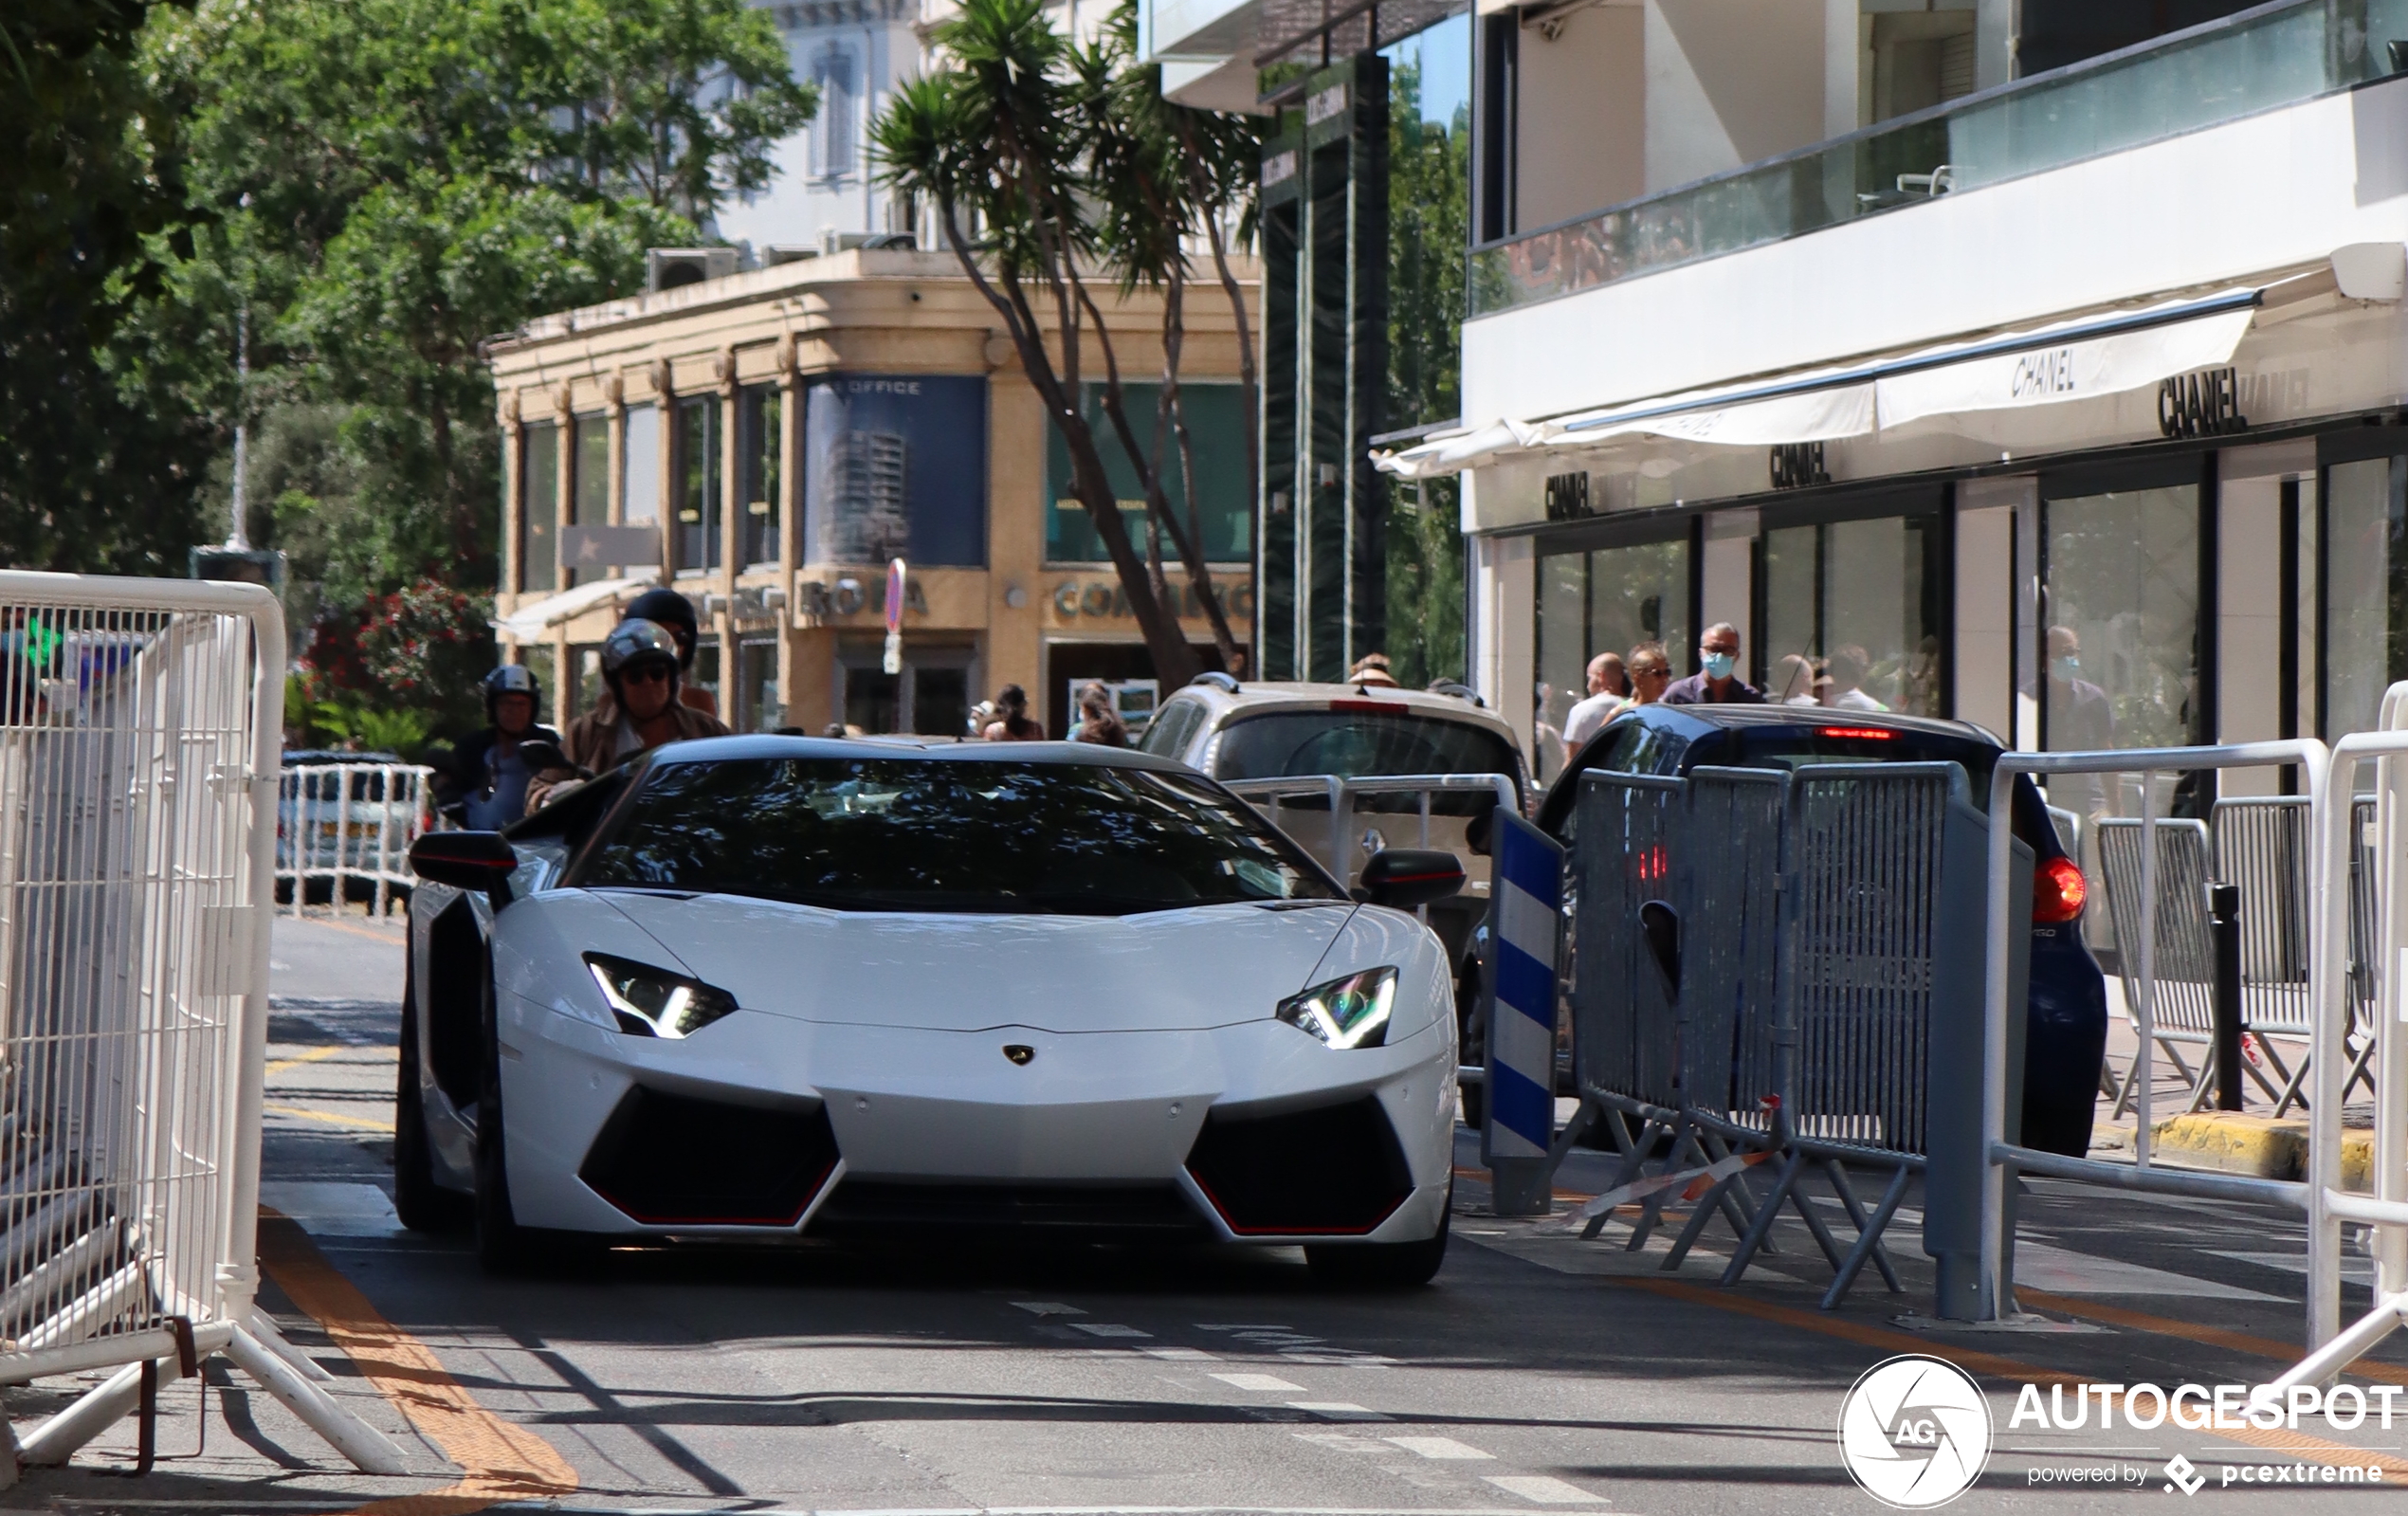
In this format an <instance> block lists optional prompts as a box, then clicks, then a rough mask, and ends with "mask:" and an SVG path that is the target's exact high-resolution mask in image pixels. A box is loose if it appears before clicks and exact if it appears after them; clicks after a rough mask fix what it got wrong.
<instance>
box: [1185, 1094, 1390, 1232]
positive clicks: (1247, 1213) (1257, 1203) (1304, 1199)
mask: <svg viewBox="0 0 2408 1516" xmlns="http://www.w3.org/2000/svg"><path fill="white" fill-rule="evenodd" d="M1187 1172H1188V1173H1189V1174H1190V1175H1192V1176H1194V1178H1195V1182H1196V1184H1197V1185H1198V1186H1199V1187H1201V1188H1202V1190H1203V1191H1204V1194H1205V1196H1206V1198H1208V1199H1210V1200H1211V1201H1212V1202H1213V1209H1214V1210H1216V1211H1218V1212H1219V1213H1220V1214H1221V1219H1222V1220H1223V1221H1226V1222H1228V1223H1229V1229H1230V1230H1231V1232H1234V1233H1237V1234H1238V1235H1239V1236H1241V1237H1279V1236H1299V1237H1301V1236H1359V1235H1360V1234H1362V1233H1366V1232H1369V1231H1371V1230H1372V1229H1373V1228H1374V1227H1377V1226H1378V1225H1379V1224H1380V1223H1381V1222H1382V1221H1385V1220H1387V1219H1388V1217H1389V1215H1390V1214H1391V1213H1393V1212H1394V1211H1395V1210H1396V1207H1398V1206H1400V1205H1402V1204H1404V1202H1405V1197H1406V1196H1409V1195H1411V1194H1412V1193H1413V1171H1412V1170H1410V1169H1408V1168H1407V1167H1406V1166H1405V1152H1404V1149H1403V1147H1402V1146H1401V1145H1399V1144H1398V1143H1397V1142H1396V1129H1395V1128H1394V1127H1392V1126H1390V1125H1389V1124H1388V1113H1387V1112H1386V1111H1384V1110H1382V1109H1380V1106H1379V1102H1378V1101H1377V1100H1376V1099H1374V1098H1372V1097H1371V1096H1369V1095H1365V1096H1363V1097H1362V1098H1361V1099H1360V1100H1356V1101H1350V1102H1348V1103H1347V1104H1345V1105H1323V1106H1319V1107H1316V1108H1315V1109H1312V1110H1303V1111H1288V1112H1286V1113H1283V1114H1281V1115H1277V1116H1229V1115H1223V1114H1222V1113H1221V1112H1219V1111H1217V1110H1215V1111H1213V1113H1212V1114H1211V1115H1209V1116H1207V1117H1206V1118H1205V1119H1204V1130H1203V1132H1202V1134H1201V1135H1200V1136H1198V1137H1197V1138H1196V1140H1195V1148H1194V1149H1193V1150H1192V1151H1191V1152H1190V1153H1189V1154H1188V1156H1187Z"/></svg>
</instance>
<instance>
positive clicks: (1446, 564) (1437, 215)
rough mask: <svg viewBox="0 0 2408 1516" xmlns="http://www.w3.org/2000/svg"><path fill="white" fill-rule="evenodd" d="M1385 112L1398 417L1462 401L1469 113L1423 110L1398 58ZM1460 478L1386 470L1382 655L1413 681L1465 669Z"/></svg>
mask: <svg viewBox="0 0 2408 1516" xmlns="http://www.w3.org/2000/svg"><path fill="white" fill-rule="evenodd" d="M1391 77H1392V83H1391V88H1390V92H1389V97H1388V100H1389V104H1388V110H1389V116H1388V172H1389V174H1390V179H1389V189H1388V206H1389V217H1390V221H1389V232H1388V301H1389V305H1388V413H1389V415H1390V416H1392V417H1394V418H1396V420H1395V422H1394V424H1395V425H1396V426H1397V427H1399V428H1403V427H1414V426H1422V425H1426V424H1428V423H1430V422H1433V421H1446V420H1450V419H1452V418H1453V417H1455V416H1456V415H1458V414H1459V413H1460V412H1461V410H1462V360H1461V356H1460V355H1461V352H1462V334H1463V312H1464V264H1465V258H1464V250H1465V248H1466V247H1469V220H1468V206H1469V196H1468V193H1467V191H1468V186H1469V178H1470V173H1469V141H1470V131H1469V121H1468V120H1467V119H1466V117H1465V113H1464V112H1463V111H1462V110H1460V109H1458V110H1457V112H1456V113H1455V119H1454V121H1453V123H1452V124H1451V126H1440V125H1438V124H1436V123H1434V122H1430V121H1425V120H1423V119H1422V118H1421V68H1420V64H1417V63H1408V64H1403V65H1402V66H1400V67H1398V68H1397V69H1396V72H1395V73H1394V75H1393V76H1391ZM1456 499H1457V497H1456V482H1455V481H1454V480H1452V479H1432V480H1423V481H1420V482H1418V483H1404V482H1398V481H1391V482H1390V484H1389V506H1388V564H1387V586H1388V648H1387V652H1388V657H1389V661H1390V664H1391V666H1392V667H1393V668H1394V671H1395V673H1396V678H1397V680H1398V681H1399V682H1401V683H1404V684H1406V685H1424V684H1427V683H1429V682H1430V681H1432V680H1433V679H1460V678H1462V677H1463V674H1464V625H1463V601H1464V579H1463V572H1464V563H1463V552H1464V550H1463V536H1462V532H1461V529H1460V527H1459V525H1458V513H1457V507H1456Z"/></svg>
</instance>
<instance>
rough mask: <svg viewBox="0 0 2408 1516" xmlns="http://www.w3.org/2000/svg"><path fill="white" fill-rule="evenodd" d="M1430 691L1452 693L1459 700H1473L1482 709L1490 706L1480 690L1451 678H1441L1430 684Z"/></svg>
mask: <svg viewBox="0 0 2408 1516" xmlns="http://www.w3.org/2000/svg"><path fill="white" fill-rule="evenodd" d="M1430 693H1431V694H1432V695H1452V696H1453V697H1454V698H1455V699H1457V700H1468V701H1469V702H1471V703H1473V704H1474V705H1477V706H1479V707H1480V708H1481V709H1482V710H1486V709H1487V708H1488V703H1487V701H1485V700H1482V699H1481V698H1480V692H1479V691H1478V690H1475V689H1473V688H1472V687H1471V686H1470V685H1464V684H1458V683H1457V682H1455V681H1454V680H1451V679H1441V680H1439V681H1437V682H1436V683H1435V684H1433V685H1431V686H1430Z"/></svg>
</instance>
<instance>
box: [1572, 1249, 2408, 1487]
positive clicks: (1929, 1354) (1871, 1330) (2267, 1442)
mask: <svg viewBox="0 0 2408 1516" xmlns="http://www.w3.org/2000/svg"><path fill="white" fill-rule="evenodd" d="M1604 1277H1605V1278H1606V1280H1607V1282H1608V1283H1610V1284H1615V1285H1620V1286H1622V1287H1624V1288H1630V1289H1643V1290H1646V1291H1647V1292H1648V1293H1649V1294H1651V1295H1663V1296H1666V1297H1668V1298H1669V1299H1672V1300H1683V1301H1687V1302H1689V1303H1690V1304H1692V1305H1697V1306H1712V1307H1713V1308H1715V1309H1716V1310H1726V1311H1732V1312H1735V1313H1737V1314H1739V1315H1742V1316H1752V1317H1754V1318H1755V1319H1756V1320H1758V1321H1760V1322H1773V1323H1777V1324H1780V1325H1784V1326H1795V1327H1797V1328H1799V1329H1801V1330H1803V1331H1809V1332H1819V1333H1820V1334H1822V1335H1823V1336H1825V1337H1836V1338H1839V1339H1840V1340H1842V1341H1843V1342H1854V1343H1857V1344H1859V1345H1860V1346H1864V1347H1874V1348H1887V1349H1888V1351H1890V1352H1892V1353H1919V1354H1921V1355H1923V1356H1924V1357H1925V1358H1938V1359H1945V1360H1947V1361H1949V1362H1951V1363H1954V1364H1956V1365H1957V1367H1959V1368H1961V1369H1963V1370H1964V1371H1965V1372H1966V1373H1968V1374H1983V1375H1987V1376H1989V1377H1990V1378H1992V1379H2016V1380H2020V1381H2022V1382H2023V1383H2026V1384H2047V1385H2053V1384H2063V1385H2068V1386H2071V1385H2075V1384H2086V1383H2093V1382H2096V1381H2093V1380H2088V1379H2082V1378H2081V1377H2080V1376H2079V1375H2074V1374H2061V1373H2059V1372H2057V1371H2056V1370H2054V1369H2044V1368H2039V1367H2035V1366H2034V1365H2033V1364H2030V1363H2024V1362H2020V1361H2016V1360H2015V1359H2011V1358H2001V1357H1999V1356H1998V1354H1996V1353H1983V1352H1979V1351H1977V1350H1975V1349H1971V1348H1963V1347H1959V1346H1957V1345H1955V1344H1954V1343H1947V1344H1943V1343H1938V1342H1926V1341H1925V1340H1924V1339H1923V1338H1920V1337H1915V1336H1910V1335H1909V1334H1907V1333H1906V1332H1893V1331H1889V1330H1887V1329H1885V1328H1883V1327H1879V1326H1867V1325H1865V1324H1862V1323H1860V1322H1852V1321H1844V1320H1841V1319H1839V1318H1837V1317H1833V1316H1828V1315H1825V1314H1824V1313H1823V1312H1821V1311H1811V1310H1799V1309H1797V1307H1796V1306H1777V1305H1775V1304H1773V1303H1772V1302H1771V1301H1767V1300H1756V1299H1753V1298H1751V1297H1749V1296H1746V1295H1740V1294H1733V1293H1729V1292H1726V1291H1724V1290H1719V1289H1707V1288H1704V1287H1703V1286H1699V1285H1690V1284H1684V1283H1682V1282H1681V1281H1679V1280H1674V1279H1631V1278H1623V1277H1618V1276H1614V1275H1606V1276H1604ZM2017 1294H2019V1295H2021V1296H2022V1297H2023V1298H2024V1299H2027V1300H2029V1299H2031V1298H2032V1297H2031V1295H2030V1293H2029V1292H2028V1291H2020V1290H2019V1291H2017ZM2201 1435H2204V1436H2209V1437H2213V1438H2215V1439H2216V1441H2218V1442H2236V1443H2241V1444H2244V1445H2246V1446H2248V1447H2253V1448H2271V1449H2274V1450H2276V1451H2278V1452H2287V1453H2289V1454H2291V1455H2292V1456H2294V1457H2297V1458H2304V1459H2307V1460H2308V1461H2309V1462H2311V1463H2322V1464H2330V1465H2333V1466H2335V1467H2337V1468H2338V1467H2344V1466H2354V1467H2357V1468H2362V1469H2363V1468H2378V1469H2381V1470H2383V1471H2384V1472H2385V1473H2392V1474H2408V1459H2402V1458H2398V1457H2394V1456H2393V1455H2391V1454H2389V1453H2384V1452H2373V1451H2371V1450H2369V1449H2365V1448H2352V1447H2350V1446H2348V1445H2347V1444H2345V1443H2339V1442H2326V1441H2325V1440H2324V1439H2323V1438H2322V1437H2311V1436H2308V1435H2307V1434H2303V1433H2297V1432H2281V1431H2274V1432H2269V1431H2262V1430H2260V1429H2259V1428H2256V1427H2230V1428H2226V1427H2218V1428H2216V1429H2214V1430H2212V1431H2206V1432H2203V1433H2202V1434H2201Z"/></svg>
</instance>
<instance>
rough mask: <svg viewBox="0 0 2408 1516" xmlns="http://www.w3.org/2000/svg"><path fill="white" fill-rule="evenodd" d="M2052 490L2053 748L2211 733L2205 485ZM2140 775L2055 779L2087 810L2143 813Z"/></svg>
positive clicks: (2046, 703) (2175, 740)
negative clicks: (2204, 620)
mask: <svg viewBox="0 0 2408 1516" xmlns="http://www.w3.org/2000/svg"><path fill="white" fill-rule="evenodd" d="M2075 487H2077V488H2078V487H2079V486H2078V485H2077V486H2075ZM2043 496H2044V499H2043V502H2042V506H2041V520H2040V578H2041V606H2040V609H2041V617H2040V640H2041V647H2040V648H2039V656H2040V659H2041V665H2042V685H2043V687H2044V689H2045V695H2044V697H2043V699H2042V702H2041V743H2042V746H2043V747H2044V748H2046V749H2048V750H2051V751H2056V752H2063V751H2068V750H2073V749H2084V748H2121V747H2177V746H2180V745H2183V744H2186V743H2192V742H2198V741H2203V740H2206V733H2207V730H2208V727H2207V721H2206V715H2207V712H2206V708H2205V702H2204V701H2203V700H2202V698H2201V691H2200V688H2199V679H2198V669H2199V646H2198V634H2199V582H2200V574H2199V568H2200V557H2199V486H2198V484H2166V485H2161V486H2159V487H2154V488H2150V487H2135V488H2120V489H2111V490H2105V491H2099V492H2096V493H2092V492H2088V491H2085V492H2083V493H2078V494H2076V493H2071V492H2070V491H2069V492H2068V493H2066V494H2062V495H2060V494H2058V493H2055V491H2054V490H2053V489H2052V488H2049V487H2047V486H2046V485H2044V489H2043ZM2137 782H2138V781H2137V779H2131V778H2123V777H2116V778H2112V779H2102V778H2100V777H2096V776H2088V775H2066V776H2058V777H2056V778H2054V779H2052V780H2051V781H2050V785H2049V795H2050V799H2051V801H2052V803H2053V804H2055V805H2058V806H2061V807H2064V808H2065V809H2067V810H2070V811H2072V812H2074V813H2077V814H2085V815H2087V814H2093V813H2100V812H2106V813H2109V814H2116V815H2131V814H2138V813H2139V809H2140V794H2139V791H2138V790H2137V789H2136V788H2134V786H2135V785H2136V784H2137ZM2168 798H2170V796H2161V800H2165V799H2168ZM2162 813H2163V812H2162V811H2161V814H2162Z"/></svg>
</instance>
